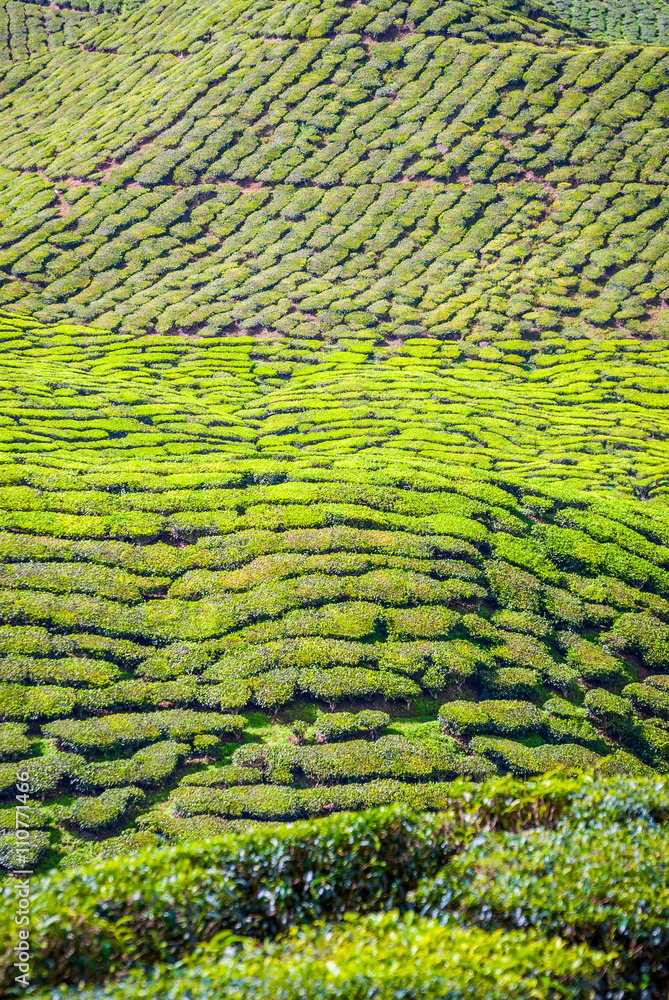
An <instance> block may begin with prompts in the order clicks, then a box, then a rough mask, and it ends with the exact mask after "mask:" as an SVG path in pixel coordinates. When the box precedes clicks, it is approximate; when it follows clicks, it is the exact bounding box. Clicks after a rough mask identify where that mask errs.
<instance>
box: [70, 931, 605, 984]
mask: <svg viewBox="0 0 669 1000" xmlns="http://www.w3.org/2000/svg"><path fill="white" fill-rule="evenodd" d="M235 944H237V942H236V941H235V940H234V938H232V937H231V936H230V935H228V934H225V933H223V934H221V935H220V936H219V937H218V938H217V939H215V940H214V941H212V942H211V944H210V945H208V946H206V947H204V948H201V949H199V950H198V951H197V952H196V953H195V954H194V955H193V956H192V957H191V958H189V959H188V961H187V962H186V963H184V964H182V965H180V966H179V967H177V968H176V969H175V968H174V967H171V966H162V967H160V968H158V969H155V970H154V971H152V972H151V973H148V974H146V973H145V974H142V973H139V974H137V975H134V976H132V977H129V978H126V979H123V980H121V982H120V983H118V984H116V985H115V984H113V983H110V984H108V985H107V986H106V987H105V988H104V989H103V990H102V991H100V990H96V991H95V993H94V992H93V991H92V990H84V991H83V992H81V993H79V992H77V993H76V996H80V997H81V998H82V1000H92V997H93V996H94V995H95V996H96V997H105V998H107V997H108V998H110V1000H117V998H121V997H127V998H128V1000H138V998H139V997H145V996H147V995H153V996H157V995H172V994H177V993H183V994H184V995H186V994H188V995H197V996H198V997H201V998H202V1000H210V998H214V997H220V996H221V995H225V996H226V997H228V998H230V1000H261V998H262V1000H270V998H271V1000H274V998H276V1000H298V997H299V998H305V997H309V998H314V1000H315V998H316V997H318V998H322V1000H350V998H352V997H363V996H374V997H375V998H378V1000H396V998H397V997H403V996H407V997H408V996H412V997H414V996H420V997H422V998H424V1000H442V998H443V997H448V998H449V1000H507V998H508V997H510V996H513V997H515V998H517V1000H549V998H550V997H553V996H556V995H558V994H559V995H560V996H561V997H564V998H565V1000H581V998H583V997H585V996H586V995H587V991H588V989H589V987H590V986H591V984H592V983H594V982H597V980H598V979H599V978H600V976H601V972H602V970H603V969H604V968H605V967H606V963H607V961H608V959H607V956H605V955H604V954H602V953H597V952H595V951H592V950H591V949H589V948H587V947H586V946H585V945H573V946H571V947H565V946H564V944H563V942H562V941H560V939H559V938H554V939H552V940H549V941H547V940H546V939H545V938H543V937H539V936H537V935H536V934H534V933H530V934H528V933H527V932H525V933H522V934H520V933H518V932H515V933H514V932H509V933H504V934H501V935H499V934H494V933H493V934H488V933H486V932H485V931H482V930H479V929H478V928H460V927H442V926H440V925H439V924H438V923H437V922H435V921H432V920H428V919H426V918H424V917H423V918H421V917H416V916H415V915H414V914H408V915H407V916H405V917H400V916H399V915H398V914H397V913H388V914H375V915H371V916H368V917H357V916H355V915H353V914H351V915H349V916H348V918H347V920H346V921H345V923H343V924H339V925H326V926H325V927H322V926H319V927H316V928H314V929H301V930H300V931H299V932H298V933H296V934H293V935H291V936H290V937H289V938H287V939H284V940H282V941H280V942H278V943H268V944H266V945H264V946H263V947H258V946H254V945H252V944H251V943H250V942H244V943H243V945H242V947H241V948H239V947H238V948H235V947H234V945H235ZM51 995H52V997H53V998H54V1000H66V998H70V997H74V996H75V994H74V993H73V992H70V991H68V990H65V989H62V988H61V989H57V990H56V991H54V992H53V993H52V994H51Z"/></svg>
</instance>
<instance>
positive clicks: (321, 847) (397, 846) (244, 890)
mask: <svg viewBox="0 0 669 1000" xmlns="http://www.w3.org/2000/svg"><path fill="white" fill-rule="evenodd" d="M442 801H443V803H444V806H445V811H444V812H443V813H441V814H422V815H420V816H418V815H416V814H413V813H411V812H410V811H408V810H406V809H405V808H400V807H393V808H386V809H381V810H373V811H371V812H367V813H360V814H358V815H353V814H346V815H344V816H341V817H333V818H329V819H326V820H319V821H315V822H311V823H300V824H295V825H293V826H289V827H284V828H283V829H281V830H280V831H279V830H278V829H277V828H276V827H273V826H272V827H270V828H269V829H266V830H263V829H252V830H249V831H246V832H243V833H239V834H236V835H234V836H232V835H228V836H225V837H223V838H219V839H215V840H211V841H208V842H206V843H199V844H195V845H190V846H178V847H172V848H163V849H161V850H156V849H151V850H149V851H145V852H143V853H141V852H140V853H138V854H135V855H134V856H132V857H126V858H120V859H118V860H112V861H104V862H98V863H97V864H93V865H89V866H86V867H82V868H78V869H74V870H72V871H70V872H64V873H61V874H56V875H53V876H50V877H48V878H46V879H43V880H42V881H41V882H40V883H39V885H38V887H37V891H36V892H35V894H34V902H33V908H32V920H33V935H32V942H31V943H32V948H33V954H34V960H35V961H34V969H35V971H36V977H35V980H36V983H45V982H48V983H51V984H53V985H55V984H63V983H67V982H73V981H75V982H76V981H79V980H80V979H82V978H83V979H94V980H95V979H97V980H99V978H100V972H101V969H104V973H105V974H106V975H110V976H115V975H116V974H117V973H119V972H121V971H122V970H124V969H127V968H128V967H129V966H131V965H132V964H134V963H142V964H146V963H149V964H152V963H155V962H156V961H161V960H173V959H174V958H176V957H177V956H183V955H184V954H187V953H188V952H191V951H192V950H193V949H194V948H195V947H196V945H197V944H198V943H202V942H203V941H205V940H208V939H210V938H211V937H212V936H213V935H214V934H216V933H217V932H218V931H221V930H226V929H227V930H231V931H233V932H235V933H239V932H242V933H245V934H249V933H250V934H252V935H255V936H273V935H275V934H276V933H277V932H278V931H280V930H282V929H286V928H288V927H290V926H292V925H293V924H296V923H300V922H304V921H312V920H314V919H318V918H327V917H334V916H340V915H341V914H343V913H345V912H348V911H351V910H353V909H355V910H356V911H357V912H363V911H368V910H374V909H393V908H395V907H399V908H401V909H404V908H406V906H407V905H408V900H407V894H408V893H409V892H410V891H411V890H412V889H413V888H415V887H416V885H417V882H418V880H419V879H421V878H423V879H427V880H428V885H427V892H428V897H427V900H433V899H436V900H438V901H439V902H438V906H439V909H440V910H441V902H440V901H441V898H442V895H443V893H442V892H440V891H439V881H437V882H436V883H434V884H433V883H432V881H431V880H432V879H434V877H435V876H436V875H437V872H438V871H439V869H441V868H443V866H444V864H445V863H450V865H451V868H450V869H449V868H447V869H446V873H448V872H449V871H452V870H455V865H456V864H459V868H457V871H460V870H462V872H463V875H462V876H459V877H458V879H457V882H456V885H457V886H458V887H459V889H458V891H459V892H460V893H461V896H462V897H464V896H465V894H467V893H470V895H471V898H472V900H473V899H474V895H473V892H474V890H473V889H472V890H471V891H470V889H469V888H468V885H469V884H470V883H471V881H472V880H474V884H476V879H479V880H482V884H483V883H484V882H485V881H486V879H488V878H489V877H490V876H489V874H488V869H487V868H486V866H482V867H479V868H477V866H476V865H474V866H471V865H470V864H469V863H468V861H467V860H466V859H468V857H469V853H471V852H473V855H472V857H474V856H478V855H476V852H477V851H479V852H480V853H481V857H482V858H483V857H485V850H486V845H487V844H488V843H489V841H488V840H487V839H486V838H483V839H482V838H481V837H480V833H481V831H485V830H486V829H491V828H495V829H496V830H497V831H502V830H508V831H517V830H521V829H527V830H528V834H527V841H526V842H527V845H528V848H527V850H525V849H524V848H523V844H524V843H525V842H524V841H520V842H519V843H520V847H519V848H516V847H515V846H514V843H515V842H514V841H513V838H511V840H510V841H508V842H507V841H506V840H504V838H503V837H501V839H500V835H499V833H498V834H497V839H495V838H493V840H492V844H493V846H494V845H495V844H497V843H501V849H503V850H506V847H505V845H506V844H507V843H508V844H509V848H508V849H509V851H510V856H511V857H515V858H516V859H517V860H516V861H514V863H513V866H511V865H506V864H505V863H500V862H498V861H497V860H495V863H494V865H493V867H492V876H493V877H494V878H497V879H499V880H502V886H503V880H505V879H506V880H507V881H508V882H509V884H510V886H511V892H510V894H509V899H510V901H512V904H511V902H510V903H509V906H510V909H509V919H510V920H514V919H515V916H514V914H516V913H520V912H521V911H519V910H518V902H519V901H518V897H517V896H516V895H515V892H513V885H515V883H514V881H513V879H514V873H515V872H516V871H517V872H519V873H520V874H521V875H522V876H523V877H525V873H526V874H527V877H528V878H530V884H529V888H528V890H527V895H526V903H527V906H528V908H529V909H528V913H530V914H531V913H532V912H533V910H532V907H533V906H534V898H535V895H536V893H538V894H539V896H540V895H541V893H542V892H544V891H549V892H550V893H552V896H553V898H554V899H555V905H554V907H553V910H552V911H550V910H549V911H548V913H547V915H544V916H543V917H542V919H545V920H547V921H549V922H550V923H549V925H548V929H549V930H552V929H553V926H554V925H553V923H552V922H553V921H557V922H558V923H559V925H560V926H563V924H565V925H566V923H568V921H567V919H566V918H567V917H569V916H570V914H571V912H572V911H573V912H574V914H575V916H576V917H577V918H578V917H579V914H581V915H584V916H585V920H586V925H587V926H588V927H590V925H592V928H593V929H594V933H595V934H597V933H599V931H598V928H600V927H603V928H604V929H606V920H607V919H608V915H609V914H610V913H613V912H615V906H616V905H618V903H621V904H624V907H627V906H628V903H627V902H626V900H628V899H629V900H630V904H629V905H630V907H631V909H630V913H631V914H632V918H631V919H630V921H628V924H629V927H630V929H631V932H633V931H634V929H635V927H636V926H637V925H638V926H639V927H640V928H641V929H642V930H644V933H645V931H646V930H648V929H651V931H652V927H654V926H656V925H657V919H658V914H659V917H660V919H664V918H663V917H662V909H661V906H662V905H666V904H662V898H663V897H662V892H665V893H666V886H665V888H664V889H662V885H663V881H662V880H663V879H664V874H663V869H662V868H658V866H657V865H656V864H655V863H653V861H652V859H653V857H655V859H656V857H657V856H659V857H662V851H663V850H664V846H666V836H665V835H664V834H665V831H664V828H658V827H657V824H659V823H666V821H667V819H669V811H668V809H667V802H669V796H668V795H667V780H666V779H658V778H655V777H654V778H650V779H644V780H634V781H632V780H630V779H620V778H616V779H608V780H606V781H604V780H601V779H600V780H596V781H593V780H592V779H589V778H587V777H584V776H582V775H580V776H578V777H576V778H573V779H567V778H555V777H550V776H549V777H546V778H543V779H541V780H537V781H534V782H532V781H530V782H527V783H521V782H517V781H513V780H510V779H502V780H500V779H498V780H496V781H494V782H491V783H488V784H485V785H482V786H479V787H478V788H477V786H472V785H471V784H469V785H468V784H464V785H463V784H462V783H460V784H456V785H455V786H451V797H450V799H449V800H448V801H446V800H442ZM561 816H564V817H565V818H564V820H563V821H560V817H561ZM628 821H632V823H633V824H634V825H638V824H641V825H642V827H643V829H644V831H646V830H647V831H649V834H650V835H649V837H647V838H646V839H644V838H641V839H639V838H636V839H635V841H634V843H635V845H636V846H635V847H634V848H633V853H632V855H631V859H632V860H631V864H630V865H629V867H628V869H627V874H624V873H623V877H622V881H621V882H620V885H621V886H622V889H616V890H615V892H616V893H617V895H616V896H615V898H614V897H612V900H613V901H612V902H610V903H608V904H606V906H605V907H604V908H601V909H599V907H600V896H601V893H602V892H603V893H605V894H606V893H608V894H609V895H610V894H611V892H612V891H613V889H612V888H610V883H609V882H607V878H608V877H609V876H608V872H607V869H606V867H605V866H606V864H607V863H608V862H607V861H606V859H607V857H609V856H610V858H611V859H612V861H611V865H610V870H611V871H612V873H613V876H614V877H617V874H616V873H617V867H616V866H620V865H621V864H623V865H624V858H625V854H626V852H627V851H628V850H629V844H628V842H627V840H626V839H625V838H624V837H623V838H622V840H621V842H620V844H618V845H617V844H616V843H615V842H614V841H615V836H616V833H617V831H618V830H619V829H621V828H623V827H624V828H625V829H626V828H627V827H626V824H627V823H628ZM560 822H562V825H560ZM541 824H547V827H546V830H542V828H541ZM556 824H558V827H557V830H558V833H557V834H556V841H555V842H556V843H557V846H556V847H555V849H553V848H552V847H551V843H553V841H550V837H552V836H553V834H552V833H551V832H550V831H551V830H552V829H553V827H555V825H556ZM537 826H539V829H537V830H534V832H533V831H532V828H534V827H537ZM560 830H564V831H566V833H565V834H564V836H563V835H562V834H561V833H560V832H559V831H560ZM583 830H585V831H586V833H587V836H586V837H581V834H580V832H579V831H583ZM573 831H576V841H571V842H570V841H569V835H570V833H571V832H573ZM607 831H608V832H607ZM660 834H661V835H662V836H661V837H660ZM547 837H548V838H549V839H548V847H549V849H550V850H554V853H555V857H556V859H557V860H556V864H557V865H558V869H559V868H560V867H564V872H565V874H564V879H566V880H567V883H568V884H569V879H572V880H573V878H574V877H576V878H579V879H580V877H581V875H580V873H581V872H582V869H583V866H584V864H585V865H586V870H589V871H592V872H593V873H594V874H595V875H597V878H598V879H599V881H597V882H595V883H593V884H595V885H597V886H598V895H597V896H596V897H590V896H588V895H586V894H583V893H582V892H578V891H569V892H565V893H563V892H561V891H559V890H558V889H557V887H556V883H555V880H554V877H553V865H551V868H550V869H549V870H548V873H547V874H546V875H545V876H543V882H542V881H541V880H540V879H539V880H538V879H537V878H536V872H535V871H534V869H533V864H534V859H535V857H537V855H536V852H534V851H533V848H532V845H533V844H536V845H538V850H539V855H538V856H539V858H541V857H543V854H542V852H543V851H544V849H545V847H546V843H547V841H546V838H547ZM579 837H580V838H581V839H579ZM660 841H661V842H660ZM470 842H471V844H472V846H471V847H470V848H469V849H468V851H467V850H466V852H465V855H463V857H464V859H465V861H463V862H462V863H460V862H459V861H457V859H456V862H453V861H452V859H453V857H454V855H456V854H457V851H458V850H460V849H461V848H462V846H463V845H464V846H466V845H467V844H468V843H470ZM570 843H574V844H575V847H576V848H577V849H576V850H575V851H574V852H572V853H571V854H569V856H568V857H569V861H568V863H567V862H566V859H565V858H563V856H562V854H560V851H562V847H561V846H560V845H561V844H564V845H566V848H569V846H570ZM482 844H483V847H482V846H481V845H482ZM477 845H478V846H477ZM663 845H664V846H663ZM657 850H659V851H660V854H659V855H658V854H657ZM584 851H585V852H589V853H585V854H584ZM468 852H469V853H468ZM653 852H656V853H655V854H654V853H653ZM563 853H564V852H563ZM523 859H524V860H523ZM602 859H603V860H602ZM558 862H559V863H558ZM649 863H650V868H649V867H648V865H649ZM603 865H604V867H603ZM477 872H478V874H477ZM637 876H639V877H643V879H645V880H646V881H645V883H644V884H647V885H648V887H649V891H652V892H655V893H659V895H657V901H658V903H659V904H661V905H660V908H659V910H658V914H655V913H653V912H652V910H649V909H648V908H647V907H645V904H643V903H642V901H641V900H640V898H639V893H638V888H639V885H640V884H641V882H640V881H639V878H638V877H637ZM532 879H534V880H535V881H534V888H533V887H532V881H531V880H532ZM635 879H636V881H635ZM665 881H666V880H665ZM486 884H487V882H486ZM579 885H581V886H582V881H581V882H579ZM630 885H633V889H634V895H633V901H632V898H631V897H630V896H629V892H630V889H629V886H630ZM501 891H502V890H501V889H500V892H501ZM625 893H627V895H625ZM467 898H469V897H467ZM500 898H503V896H500ZM484 899H485V900H486V901H487V897H484ZM427 900H426V902H427ZM13 903H14V896H13V892H12V887H11V886H6V887H5V889H4V890H3V903H2V907H1V908H0V921H1V922H2V926H3V927H7V928H9V925H10V922H11V921H12V920H13V915H14V906H13ZM421 905H422V904H421ZM430 905H431V906H434V905H435V904H434V903H433V902H431V903H430ZM555 906H557V910H556V909H555ZM579 908H580V909H579ZM472 909H474V906H473V904H472ZM593 909H594V913H595V915H594V916H592V911H593ZM483 912H484V917H485V919H490V910H489V908H488V907H487V906H485V907H484V910H483ZM542 912H543V911H542ZM166 914H168V915H169V918H168V919H165V915H166ZM561 914H564V915H565V918H564V919H563V917H562V915H561ZM597 914H599V916H598V915H597ZM156 921H157V922H159V924H160V928H161V933H160V935H153V934H151V933H147V931H148V929H149V928H150V927H152V926H154V924H155V922H156ZM560 921H562V923H560ZM654 921H655V923H654ZM609 930H612V928H609ZM570 933H572V932H571V931H570V930H568V929H567V928H566V929H565V934H570ZM625 933H626V931H625V930H624V929H623V930H622V934H623V939H624V935H625ZM663 933H664V932H662V931H661V933H660V937H659V938H658V940H657V942H656V945H657V948H656V953H659V954H660V955H662V947H663V938H662V934H663ZM3 937H4V939H5V940H7V942H8V945H7V950H6V952H5V954H4V962H5V963H6V964H5V966H4V969H5V972H4V975H5V976H6V977H7V980H6V981H8V982H9V983H11V982H13V976H14V972H13V966H12V962H13V961H14V959H13V957H12V955H13V953H12V951H11V943H10V935H9V933H6V934H4V935H3ZM646 940H649V941H650V943H651V945H652V946H653V947H655V945H653V944H652V942H653V937H652V933H651V936H650V938H648V937H647V939H646Z"/></svg>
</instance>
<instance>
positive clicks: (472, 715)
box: [439, 699, 541, 736]
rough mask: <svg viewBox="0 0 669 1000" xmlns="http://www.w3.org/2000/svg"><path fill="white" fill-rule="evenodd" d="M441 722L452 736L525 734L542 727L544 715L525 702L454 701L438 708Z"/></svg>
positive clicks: (445, 730)
mask: <svg viewBox="0 0 669 1000" xmlns="http://www.w3.org/2000/svg"><path fill="white" fill-rule="evenodd" d="M439 722H440V723H441V725H442V728H443V730H444V732H445V733H448V734H449V736H472V735H475V734H478V733H491V734H495V735H499V736H526V735H529V734H530V733H533V732H537V731H538V730H539V729H540V726H541V714H540V712H539V710H538V709H537V708H536V706H535V705H532V704H531V703H530V702H526V701H512V700H502V699H500V700H499V701H479V702H472V701H451V702H446V703H445V704H444V705H442V706H441V708H440V709H439Z"/></svg>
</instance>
